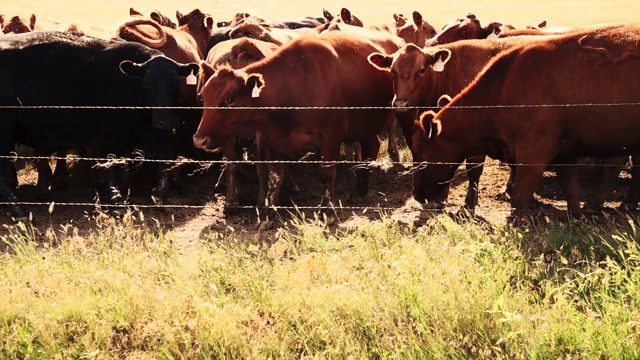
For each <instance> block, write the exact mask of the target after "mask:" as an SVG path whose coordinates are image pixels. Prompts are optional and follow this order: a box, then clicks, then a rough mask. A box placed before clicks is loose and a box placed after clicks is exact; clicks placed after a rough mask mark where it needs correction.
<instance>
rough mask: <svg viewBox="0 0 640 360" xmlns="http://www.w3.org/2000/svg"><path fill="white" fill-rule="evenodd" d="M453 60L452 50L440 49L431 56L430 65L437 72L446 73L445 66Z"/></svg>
mask: <svg viewBox="0 0 640 360" xmlns="http://www.w3.org/2000/svg"><path fill="white" fill-rule="evenodd" d="M449 60H451V50H449V49H440V50H438V51H436V52H435V53H434V54H432V55H431V59H430V60H429V65H431V69H432V70H433V71H435V72H442V71H444V66H445V65H446V64H447V63H448V62H449Z"/></svg>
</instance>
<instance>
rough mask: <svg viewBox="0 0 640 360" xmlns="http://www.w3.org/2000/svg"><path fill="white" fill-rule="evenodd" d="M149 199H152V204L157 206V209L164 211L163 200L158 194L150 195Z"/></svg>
mask: <svg viewBox="0 0 640 360" xmlns="http://www.w3.org/2000/svg"><path fill="white" fill-rule="evenodd" d="M151 201H153V204H154V205H156V206H157V209H158V211H161V212H163V211H164V209H165V208H164V200H162V198H161V197H160V196H158V195H151Z"/></svg>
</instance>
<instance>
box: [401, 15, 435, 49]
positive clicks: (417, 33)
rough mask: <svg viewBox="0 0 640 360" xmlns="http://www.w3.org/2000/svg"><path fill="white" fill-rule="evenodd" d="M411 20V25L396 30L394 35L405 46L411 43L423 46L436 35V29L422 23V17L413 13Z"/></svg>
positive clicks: (426, 23) (424, 22)
mask: <svg viewBox="0 0 640 360" xmlns="http://www.w3.org/2000/svg"><path fill="white" fill-rule="evenodd" d="M412 19H413V22H412V23H407V24H405V25H403V26H400V27H398V28H396V32H395V34H396V35H398V37H400V38H401V39H402V40H404V41H405V42H406V43H407V44H409V43H411V44H416V45H418V46H423V45H424V44H425V42H426V41H427V39H431V38H433V37H434V36H435V35H436V29H434V28H433V26H431V24H429V23H428V22H426V21H424V20H423V19H422V15H421V14H420V13H419V12H417V11H414V12H413V14H412Z"/></svg>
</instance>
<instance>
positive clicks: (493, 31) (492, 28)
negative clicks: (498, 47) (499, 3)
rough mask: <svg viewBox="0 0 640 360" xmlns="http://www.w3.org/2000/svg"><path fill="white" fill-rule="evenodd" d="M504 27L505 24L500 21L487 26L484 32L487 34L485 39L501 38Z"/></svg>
mask: <svg viewBox="0 0 640 360" xmlns="http://www.w3.org/2000/svg"><path fill="white" fill-rule="evenodd" d="M502 25H503V24H502V23H501V22H499V21H494V22H492V23H490V24H489V25H487V26H486V27H485V28H484V31H483V33H484V34H485V37H486V38H487V39H495V38H498V37H500V34H501V33H502V29H501V28H502Z"/></svg>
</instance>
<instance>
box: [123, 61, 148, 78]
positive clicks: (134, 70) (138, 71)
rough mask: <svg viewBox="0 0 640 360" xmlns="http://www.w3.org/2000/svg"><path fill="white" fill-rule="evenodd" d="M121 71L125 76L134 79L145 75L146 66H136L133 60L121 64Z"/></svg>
mask: <svg viewBox="0 0 640 360" xmlns="http://www.w3.org/2000/svg"><path fill="white" fill-rule="evenodd" d="M120 71H122V73H123V74H125V75H129V76H132V77H143V76H144V73H145V71H144V64H136V63H134V62H133V61H131V60H124V61H123V62H121V63H120Z"/></svg>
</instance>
